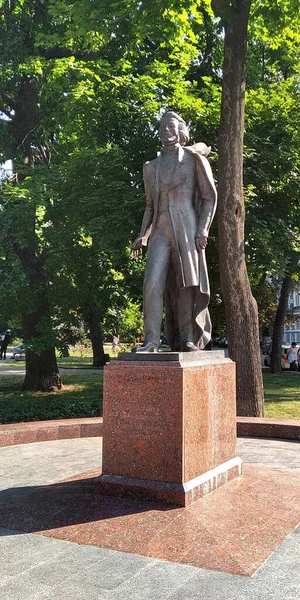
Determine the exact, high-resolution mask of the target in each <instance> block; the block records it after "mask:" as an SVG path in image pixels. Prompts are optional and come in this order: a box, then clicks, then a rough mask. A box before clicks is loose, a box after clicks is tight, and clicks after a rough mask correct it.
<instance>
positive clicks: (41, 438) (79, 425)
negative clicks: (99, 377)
mask: <svg viewBox="0 0 300 600" xmlns="http://www.w3.org/2000/svg"><path fill="white" fill-rule="evenodd" d="M102 428H103V418H102V417H85V418H81V419H56V420H49V421H32V422H30V423H9V424H7V425H0V447H3V446H15V445H17V444H31V443H33V442H48V441H51V440H65V439H73V438H84V437H99V436H102Z"/></svg>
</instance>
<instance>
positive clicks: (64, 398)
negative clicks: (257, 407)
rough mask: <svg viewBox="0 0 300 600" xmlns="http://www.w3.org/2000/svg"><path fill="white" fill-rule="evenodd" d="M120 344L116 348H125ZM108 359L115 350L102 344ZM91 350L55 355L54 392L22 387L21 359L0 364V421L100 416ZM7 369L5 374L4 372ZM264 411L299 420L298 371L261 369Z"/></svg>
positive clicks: (98, 373)
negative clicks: (58, 381) (57, 386)
mask: <svg viewBox="0 0 300 600" xmlns="http://www.w3.org/2000/svg"><path fill="white" fill-rule="evenodd" d="M129 349H130V347H128V346H121V347H120V350H121V351H122V350H125V351H126V350H129ZM105 351H106V353H108V354H110V356H111V358H112V359H114V358H116V357H117V355H118V352H119V349H118V348H113V347H112V345H111V344H110V345H107V346H105ZM92 359H93V356H92V351H91V349H86V348H81V349H79V348H78V349H73V350H72V349H71V350H70V356H69V357H64V358H59V357H58V358H57V361H58V365H59V368H60V370H61V373H62V378H63V388H62V389H61V390H60V391H58V392H52V391H51V392H32V391H24V390H23V389H22V383H23V377H24V369H25V361H17V362H16V361H13V360H9V359H8V360H6V361H5V362H3V363H2V364H1V363H0V423H3V424H4V423H19V422H30V421H40V420H48V419H67V418H74V417H75V418H76V417H77V418H78V417H98V416H102V392H103V388H102V384H103V371H102V370H100V369H97V368H93V367H92ZM8 371H9V375H8V374H7V373H8ZM264 371H265V372H264V373H263V381H264V414H265V417H267V418H268V417H270V418H277V419H298V420H299V419H300V373H297V372H295V373H293V372H288V371H282V373H280V374H277V375H274V374H271V373H269V372H268V369H265V370H264Z"/></svg>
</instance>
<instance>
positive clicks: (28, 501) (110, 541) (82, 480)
mask: <svg viewBox="0 0 300 600" xmlns="http://www.w3.org/2000/svg"><path fill="white" fill-rule="evenodd" d="M97 475H98V471H89V472H88V473H87V474H82V475H79V476H78V477H77V480H74V478H73V480H71V481H70V480H69V481H66V482H61V483H59V484H56V485H50V486H42V487H32V488H24V489H23V490H22V489H18V490H16V492H15V495H14V494H13V493H12V492H13V490H10V494H9V495H6V493H5V491H3V492H1V493H0V526H1V527H6V528H9V529H12V530H16V532H34V533H40V534H43V535H47V536H50V537H54V538H58V539H63V540H68V541H72V542H76V543H79V544H88V545H94V546H99V547H103V548H111V549H114V550H120V551H123V552H129V553H135V554H139V555H143V556H149V557H152V558H157V559H165V560H170V561H175V562H180V563H184V564H188V565H194V566H196V567H201V568H205V569H212V570H218V571H224V572H228V573H234V574H239V575H246V576H251V575H253V573H255V571H256V570H257V569H258V568H259V567H260V566H261V565H262V563H263V562H264V561H265V560H267V559H268V558H269V556H270V555H271V554H272V552H274V550H276V548H277V547H278V546H279V545H280V544H281V542H282V541H283V540H284V539H285V537H286V536H287V535H288V534H289V533H290V532H291V531H292V530H293V529H294V528H295V527H296V526H297V525H298V524H299V522H300V503H299V497H300V472H299V471H296V470H291V469H274V468H268V467H254V466H253V467H252V466H247V465H246V466H245V467H244V474H243V477H239V478H236V479H234V480H232V481H231V482H229V483H227V484H226V485H224V486H222V487H220V488H218V489H217V490H216V491H214V492H213V493H211V494H208V495H206V496H204V497H203V498H202V499H201V500H198V501H196V502H194V503H193V504H191V505H190V506H189V507H186V508H174V507H171V506H170V505H163V504H158V503H154V502H138V501H136V500H129V499H124V498H113V497H110V496H101V495H99V494H95V483H96V481H97Z"/></svg>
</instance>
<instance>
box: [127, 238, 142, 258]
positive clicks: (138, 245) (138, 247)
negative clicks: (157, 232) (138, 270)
mask: <svg viewBox="0 0 300 600" xmlns="http://www.w3.org/2000/svg"><path fill="white" fill-rule="evenodd" d="M142 247H143V238H142V237H137V238H136V239H135V240H134V242H133V244H132V246H131V253H130V254H131V256H133V257H134V258H136V257H137V256H140V255H141V254H142V252H143V251H142Z"/></svg>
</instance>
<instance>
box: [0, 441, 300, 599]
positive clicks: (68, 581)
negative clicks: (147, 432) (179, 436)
mask: <svg viewBox="0 0 300 600" xmlns="http://www.w3.org/2000/svg"><path fill="white" fill-rule="evenodd" d="M239 454H240V456H242V458H243V460H244V462H245V475H244V476H243V477H242V478H241V479H239V480H236V481H235V482H231V483H230V484H227V485H226V486H224V488H221V489H220V490H217V492H214V493H212V494H210V495H208V496H207V497H205V498H204V499H202V500H200V501H198V502H196V503H194V504H193V505H192V506H191V507H189V508H188V509H182V508H179V509H178V508H175V509H170V507H166V506H165V507H163V506H158V505H154V504H149V503H148V504H147V503H139V502H135V501H132V502H128V501H124V500H119V499H113V498H109V497H107V498H104V497H100V496H98V495H95V493H94V491H95V490H94V488H93V481H94V477H95V476H97V474H98V473H99V472H100V469H99V458H100V455H101V445H100V439H97V438H84V439H82V438H79V439H75V440H60V441H55V442H41V443H36V444H35V443H34V444H30V445H19V446H16V447H7V448H1V449H0V465H1V466H0V469H1V478H0V481H1V491H0V527H1V529H0V575H1V577H0V597H1V599H2V598H3V600H6V599H7V600H14V599H18V598H22V599H25V600H27V599H29V600H42V599H43V598H47V599H48V600H51V599H54V598H55V600H60V598H61V599H64V600H65V599H66V600H68V599H74V600H75V599H76V600H77V599H79V600H80V599H81V598H85V599H86V600H92V599H93V598H97V600H99V599H101V598H104V599H109V600H110V599H111V598H113V599H114V600H119V599H121V597H122V600H134V599H135V598H141V600H143V599H148V598H149V599H150V598H151V599H152V598H155V599H158V600H159V599H160V598H161V599H162V600H164V599H165V598H168V599H169V598H170V599H171V600H179V599H180V600H181V599H182V600H193V599H195V600H200V599H201V600H203V598H205V600H210V598H211V599H212V598H214V600H215V598H218V599H220V600H227V599H228V600H235V598H236V599H239V600H243V599H244V598H245V599H246V598H247V600H249V598H251V600H260V599H262V598H264V599H265V598H266V599H267V600H283V599H284V600H291V599H292V598H293V600H300V569H299V564H300V529H299V528H298V529H297V528H296V529H294V528H295V527H296V526H297V524H298V523H299V521H300V502H299V496H300V473H299V466H298V454H299V442H298V443H297V442H287V441H280V440H261V439H254V440H251V439H249V438H243V439H240V440H239ZM277 463H278V465H279V467H280V468H277V467H276V468H274V464H276V465H277ZM268 465H271V466H268ZM62 480H63V481H62ZM66 480H68V481H66ZM59 482H60V483H59ZM233 486H234V487H233ZM220 492H222V493H221V495H220ZM245 515H246V516H245ZM9 527H10V528H11V529H9ZM33 532H34V533H33ZM37 533H39V535H36V534H37ZM78 542H80V543H78ZM120 550H122V551H120ZM162 559H163V560H162Z"/></svg>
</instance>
